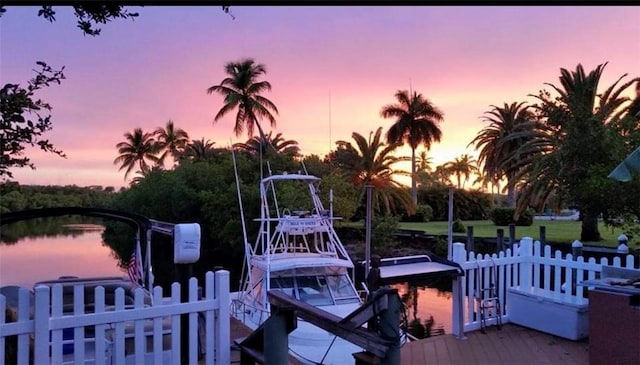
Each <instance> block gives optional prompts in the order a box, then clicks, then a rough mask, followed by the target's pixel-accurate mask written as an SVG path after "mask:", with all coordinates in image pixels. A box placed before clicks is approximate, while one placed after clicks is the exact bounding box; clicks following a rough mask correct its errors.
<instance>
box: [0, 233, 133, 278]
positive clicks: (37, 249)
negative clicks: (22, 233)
mask: <svg viewBox="0 0 640 365" xmlns="http://www.w3.org/2000/svg"><path fill="white" fill-rule="evenodd" d="M83 232H84V233H83V234H80V235H76V236H75V237H74V236H56V237H38V238H24V239H22V240H20V241H18V242H17V243H15V244H11V245H8V244H5V243H0V286H5V285H20V286H26V287H29V288H31V287H33V284H34V283H36V282H38V281H42V280H50V279H56V278H58V277H60V276H63V275H71V276H89V277H90V276H123V275H126V271H125V270H124V269H121V268H119V267H118V260H117V259H116V258H115V257H114V255H113V254H112V251H111V249H110V248H109V247H108V246H106V245H105V244H104V243H103V242H102V236H101V234H102V232H101V231H100V230H90V231H83Z"/></svg>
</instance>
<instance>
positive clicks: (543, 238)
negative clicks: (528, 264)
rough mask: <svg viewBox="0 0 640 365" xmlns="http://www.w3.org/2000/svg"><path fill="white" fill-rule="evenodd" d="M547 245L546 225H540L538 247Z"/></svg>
mask: <svg viewBox="0 0 640 365" xmlns="http://www.w3.org/2000/svg"><path fill="white" fill-rule="evenodd" d="M546 245H547V227H546V226H540V247H542V249H544V246H546Z"/></svg>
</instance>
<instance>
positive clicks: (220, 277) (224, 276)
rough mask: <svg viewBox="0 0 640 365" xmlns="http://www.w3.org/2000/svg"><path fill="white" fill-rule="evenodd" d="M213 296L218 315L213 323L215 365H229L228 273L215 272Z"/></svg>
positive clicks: (229, 303) (222, 271)
mask: <svg viewBox="0 0 640 365" xmlns="http://www.w3.org/2000/svg"><path fill="white" fill-rule="evenodd" d="M215 296H216V298H217V299H218V304H219V307H218V309H217V311H216V312H217V313H218V315H217V316H216V318H217V320H216V321H215V341H216V345H215V354H216V364H229V363H230V362H231V354H230V348H231V340H230V338H231V323H230V313H229V306H230V305H231V302H230V300H229V271H227V270H219V271H216V272H215Z"/></svg>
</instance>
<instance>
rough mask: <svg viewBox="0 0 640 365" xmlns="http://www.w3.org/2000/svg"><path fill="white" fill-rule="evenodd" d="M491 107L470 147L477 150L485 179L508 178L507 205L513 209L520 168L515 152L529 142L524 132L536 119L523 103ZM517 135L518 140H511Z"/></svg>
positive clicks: (532, 125)
mask: <svg viewBox="0 0 640 365" xmlns="http://www.w3.org/2000/svg"><path fill="white" fill-rule="evenodd" d="M491 107H492V108H493V109H491V110H490V111H488V112H486V113H485V116H484V117H483V120H484V121H485V122H489V125H488V126H486V127H484V128H483V129H482V130H481V131H480V133H478V135H477V136H476V138H474V139H473V140H472V141H471V142H470V143H469V145H472V144H475V149H476V150H478V149H479V150H480V154H479V157H478V164H480V165H482V166H483V167H482V171H483V173H484V174H485V175H486V176H487V178H488V179H490V180H501V179H502V178H506V179H507V190H508V193H507V204H508V205H509V206H511V207H515V205H516V195H515V192H516V186H515V184H516V181H515V179H514V177H515V175H516V173H517V171H518V168H517V167H518V165H519V163H518V162H519V161H518V157H516V152H518V150H519V148H520V146H522V145H523V144H524V143H526V142H527V141H528V140H529V139H531V138H530V137H531V135H530V134H528V133H526V132H528V131H530V130H531V128H533V127H534V125H535V116H534V115H533V113H532V112H531V111H529V107H528V106H525V103H524V102H521V103H515V102H514V103H511V104H510V105H509V104H507V103H505V104H504V106H503V107H498V106H495V105H492V106H491ZM523 132H524V133H523ZM516 133H517V135H518V136H519V137H517V138H514V136H516Z"/></svg>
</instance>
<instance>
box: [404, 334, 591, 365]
mask: <svg viewBox="0 0 640 365" xmlns="http://www.w3.org/2000/svg"><path fill="white" fill-rule="evenodd" d="M486 332H487V333H486V334H483V333H482V332H480V331H473V332H469V333H466V337H467V339H466V340H458V339H456V338H455V337H454V336H453V335H442V336H434V337H429V338H425V339H422V340H419V341H415V342H411V343H408V344H406V345H405V346H403V347H402V350H401V351H402V352H401V356H402V364H404V365H410V364H465V365H466V364H576V365H580V364H588V363H589V343H588V340H582V341H570V340H566V339H563V338H561V337H556V336H553V335H549V334H546V333H542V332H538V331H535V330H530V329H527V328H524V327H520V326H517V325H513V324H506V325H504V326H503V327H502V330H498V328H497V327H495V326H492V327H488V328H487V330H486Z"/></svg>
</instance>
